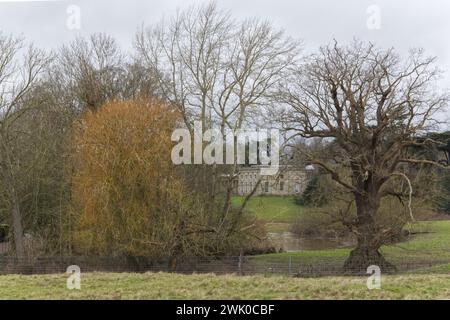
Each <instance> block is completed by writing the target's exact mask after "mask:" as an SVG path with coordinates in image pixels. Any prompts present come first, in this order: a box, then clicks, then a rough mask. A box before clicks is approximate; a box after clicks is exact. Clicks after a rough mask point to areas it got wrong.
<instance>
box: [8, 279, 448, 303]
mask: <svg viewBox="0 0 450 320" xmlns="http://www.w3.org/2000/svg"><path fill="white" fill-rule="evenodd" d="M366 281H367V278H366V277H323V278H291V277H275V276H271V277H265V276H244V277H237V276H233V275H227V276H216V275H180V274H167V273H145V274H130V273H120V274H118V273H88V274H81V289H80V290H68V289H67V288H66V275H62V274H61V275H35V276H18V275H13V276H9V275H8V276H0V298H1V299H448V297H450V276H449V275H396V276H383V277H382V282H381V289H376V290H368V289H367V286H366Z"/></svg>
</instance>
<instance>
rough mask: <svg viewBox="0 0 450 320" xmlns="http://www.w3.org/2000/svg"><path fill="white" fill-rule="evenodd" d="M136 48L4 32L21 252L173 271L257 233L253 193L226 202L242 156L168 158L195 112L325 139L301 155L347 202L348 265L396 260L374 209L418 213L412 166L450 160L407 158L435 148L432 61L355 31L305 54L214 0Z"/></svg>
mask: <svg viewBox="0 0 450 320" xmlns="http://www.w3.org/2000/svg"><path fill="white" fill-rule="evenodd" d="M133 43H134V52H133V53H132V55H127V54H125V51H123V50H122V49H121V48H120V47H119V46H118V45H117V43H116V42H115V40H114V39H113V38H112V37H110V36H108V35H105V34H95V35H92V36H91V37H90V38H88V39H84V38H79V39H77V40H76V41H73V42H72V43H69V44H67V45H64V46H62V47H61V48H60V49H58V50H55V51H53V52H45V51H43V50H40V49H37V48H35V47H34V46H32V45H30V44H28V43H27V42H26V41H25V40H24V39H20V38H17V37H14V36H9V35H5V34H2V33H0V110H1V111H0V172H1V176H0V179H1V180H0V221H3V222H5V223H7V224H8V225H10V226H11V235H12V237H11V239H12V243H13V244H14V254H15V255H16V257H17V258H18V259H19V260H20V259H23V258H25V257H27V256H29V255H32V254H41V255H54V254H62V255H71V254H79V255H82V254H96V255H111V254H120V255H125V256H151V257H155V259H156V258H158V259H165V258H167V259H169V260H170V261H171V262H170V263H172V264H176V261H177V259H180V258H182V257H183V256H186V255H191V256H192V255H198V256H212V255H227V254H238V253H239V252H242V250H246V249H251V248H252V247H253V246H254V245H255V244H256V243H258V242H260V241H262V239H264V237H265V233H264V230H263V228H262V227H261V226H260V225H259V223H258V221H257V219H255V218H254V217H251V216H249V215H246V214H245V208H244V207H245V204H246V201H244V204H243V205H242V206H241V207H237V208H236V207H234V206H232V192H233V186H232V179H231V178H230V179H229V180H226V181H225V182H226V187H225V188H219V187H218V185H219V183H221V182H223V179H222V180H221V179H220V178H221V177H223V176H228V177H232V176H233V175H234V174H236V173H237V170H238V164H237V162H236V163H235V165H209V166H207V165H203V166H194V165H191V166H174V165H173V164H172V163H171V161H170V149H171V147H172V142H171V141H170V134H171V132H172V130H174V129H175V128H178V127H183V128H188V129H189V130H192V125H193V123H194V121H200V122H201V123H202V126H203V128H204V130H206V129H210V128H217V129H218V131H219V132H220V133H222V134H223V135H225V134H227V133H229V132H232V133H235V132H237V131H238V130H241V129H258V128H261V127H265V128H270V127H274V128H280V129H282V131H283V132H284V133H285V135H286V136H288V137H290V138H289V139H287V140H286V141H285V143H286V144H288V143H289V141H290V139H295V138H297V137H302V138H303V139H305V141H311V140H314V139H321V140H322V141H327V143H332V145H333V148H330V149H329V150H328V152H311V148H300V149H299V150H297V151H298V152H299V153H300V154H301V157H300V158H301V160H298V161H303V163H305V164H313V165H315V166H317V167H320V168H321V170H323V171H324V172H325V173H326V174H327V175H328V176H330V177H331V179H332V180H333V183H335V184H336V186H337V187H339V188H340V190H341V191H342V192H343V193H345V194H346V195H347V199H348V206H347V207H346V211H345V212H341V213H342V214H341V218H342V219H341V222H342V224H343V225H345V226H346V227H347V228H348V229H349V230H350V231H351V232H352V233H354V234H355V236H356V239H357V246H356V248H355V249H354V250H353V251H352V252H351V254H350V256H349V257H348V259H347V261H346V263H345V266H344V267H345V269H346V270H352V271H354V270H365V268H366V267H367V266H368V265H371V264H376V265H380V266H382V267H383V268H387V269H393V268H395V266H392V265H391V264H390V263H389V262H388V261H386V260H385V259H384V258H383V256H382V255H381V254H380V253H379V248H380V247H381V246H382V245H383V244H384V243H386V239H388V238H389V237H390V236H391V235H392V233H393V232H394V229H395V227H396V226H395V225H392V224H391V225H389V224H386V223H385V221H383V222H382V221H380V219H379V207H380V202H381V201H382V199H383V198H385V197H396V198H399V199H400V200H401V202H402V203H403V204H404V206H405V207H406V208H407V209H408V212H409V213H410V219H411V220H413V219H414V215H413V208H411V205H410V197H411V196H412V194H413V192H414V193H415V192H416V190H413V187H412V185H411V180H412V179H414V177H413V176H412V175H411V173H412V172H413V171H411V170H409V169H408V168H410V167H417V166H421V165H426V166H431V167H437V168H441V169H444V168H446V166H447V164H445V163H443V162H440V161H438V160H436V159H433V158H427V157H423V156H417V153H415V152H412V148H422V147H423V148H434V147H436V148H438V147H439V146H441V145H442V144H443V142H441V141H439V140H437V139H434V138H433V137H428V136H427V134H428V133H430V132H432V131H439V130H440V129H439V128H440V127H439V126H440V125H442V124H440V123H439V119H440V118H439V113H440V112H441V113H442V112H443V111H445V110H446V108H448V93H447V92H444V91H443V90H440V89H439V86H437V85H436V84H437V83H438V80H439V77H440V75H441V73H440V71H439V69H438V68H437V65H436V62H435V59H434V58H432V57H428V56H427V55H426V53H425V52H424V51H423V50H419V49H417V50H412V51H411V53H410V54H409V56H407V57H404V56H400V55H399V54H398V53H396V51H395V49H383V48H379V47H377V46H376V45H374V44H371V43H365V42H361V41H357V40H355V41H354V42H353V43H351V44H347V45H345V44H340V43H337V42H332V43H330V44H329V45H326V46H323V47H321V48H320V49H319V50H318V51H317V53H315V54H313V55H311V56H305V55H304V54H303V53H302V50H301V42H300V41H297V40H294V39H292V38H290V37H288V36H287V35H286V34H285V33H284V32H283V31H282V30H277V29H276V28H275V27H274V26H272V25H271V24H270V23H268V22H266V21H261V20H258V19H248V20H243V21H240V20H236V19H235V18H234V17H233V16H231V15H230V14H229V13H227V12H223V11H221V10H220V9H218V8H217V6H216V5H215V4H214V3H211V4H209V5H206V6H201V7H192V8H190V9H188V10H186V11H182V12H178V13H177V14H176V15H174V16H173V17H172V18H171V19H169V20H164V21H162V22H160V23H157V24H155V25H152V26H148V27H142V28H141V29H140V30H139V31H138V32H137V33H136V35H135V37H134V39H133ZM273 115H276V117H275V116H273ZM424 137H426V138H424ZM307 143H308V142H307ZM300 158H299V159H300ZM399 183H402V186H404V187H403V188H401V189H398V188H396V186H397V184H399ZM405 186H406V187H405ZM256 187H258V184H257V185H256ZM252 194H253V193H251V194H250V195H249V197H251V196H252ZM395 214H397V213H396V212H392V215H395ZM27 235H28V238H30V237H31V238H32V239H33V241H32V244H31V245H27V243H29V242H30V241H28V242H27V241H26V239H27ZM30 246H31V247H30Z"/></svg>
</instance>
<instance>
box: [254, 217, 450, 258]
mask: <svg viewBox="0 0 450 320" xmlns="http://www.w3.org/2000/svg"><path fill="white" fill-rule="evenodd" d="M411 230H412V231H414V232H420V233H419V234H416V235H413V236H411V237H410V240H408V241H405V242H401V243H398V244H394V245H390V246H384V247H382V249H381V252H382V254H383V255H384V256H385V257H386V258H387V259H388V260H389V261H391V262H393V263H395V264H402V263H427V262H430V263H432V262H433V261H449V262H450V220H444V221H422V222H417V223H415V224H414V225H412V226H411ZM350 250H351V249H350V248H342V249H330V250H307V251H301V252H294V253H292V252H289V253H273V254H264V255H259V256H255V257H252V258H251V259H252V260H253V261H254V262H258V261H260V262H261V263H267V262H270V261H271V260H272V261H279V259H280V257H286V259H287V258H288V257H291V258H292V262H293V263H298V262H300V261H301V262H303V263H310V264H315V263H327V262H330V263H343V262H344V260H345V258H346V257H347V256H348V254H349V253H350Z"/></svg>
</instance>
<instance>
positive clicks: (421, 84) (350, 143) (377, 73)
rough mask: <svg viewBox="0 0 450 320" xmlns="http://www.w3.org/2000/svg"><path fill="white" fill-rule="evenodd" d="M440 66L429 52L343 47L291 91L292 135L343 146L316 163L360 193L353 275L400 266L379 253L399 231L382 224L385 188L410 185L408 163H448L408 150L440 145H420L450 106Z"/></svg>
mask: <svg viewBox="0 0 450 320" xmlns="http://www.w3.org/2000/svg"><path fill="white" fill-rule="evenodd" d="M434 61H435V59H434V58H427V57H425V56H424V54H423V52H422V50H413V51H411V53H410V55H409V57H408V59H406V60H402V59H401V58H400V57H399V56H398V55H397V54H396V53H395V52H394V50H392V49H390V50H379V49H377V48H376V47H375V46H374V45H372V44H365V43H362V42H358V41H355V42H354V43H353V44H352V45H350V46H339V45H338V44H337V43H336V42H335V43H334V44H333V45H330V46H327V47H324V48H321V49H320V52H319V53H318V54H315V55H313V56H312V57H310V59H309V60H308V62H306V63H305V64H304V65H303V66H302V67H301V68H300V69H299V70H298V71H297V73H296V75H295V76H294V77H293V78H289V79H288V81H287V82H286V83H285V84H284V85H283V88H282V91H283V94H282V97H283V100H284V102H285V103H286V104H287V106H288V107H287V109H286V112H285V113H284V116H283V121H284V125H285V128H286V130H291V131H292V132H294V133H295V134H294V135H296V136H302V137H305V138H316V137H319V138H324V139H329V140H332V141H333V142H334V144H335V145H337V146H338V147H339V150H338V152H336V153H328V152H327V153H326V154H315V155H308V156H309V157H308V158H309V159H308V160H309V161H310V162H311V163H313V164H316V165H318V166H320V167H321V168H323V169H324V170H325V171H326V172H328V173H329V174H330V175H331V177H332V179H333V180H334V181H335V182H336V183H338V184H339V185H340V186H341V187H343V188H344V189H345V190H347V191H348V192H349V193H351V194H352V195H353V200H354V204H355V205H356V219H355V220H352V221H346V225H347V226H348V227H349V228H351V230H352V231H353V232H354V233H355V234H356V237H357V240H358V243H357V247H356V248H355V249H354V250H353V251H352V252H351V254H350V256H349V257H348V259H347V261H346V262H345V268H346V270H348V271H358V272H359V271H363V272H365V268H367V266H369V265H371V264H375V265H378V266H380V267H382V268H391V267H393V266H392V265H390V264H389V263H388V262H387V261H386V260H385V259H384V258H383V257H382V255H381V254H380V253H379V248H380V247H381V245H383V243H384V240H385V239H386V238H387V237H388V236H389V235H390V233H391V232H392V230H393V229H394V227H395V226H383V225H380V224H379V221H378V215H377V213H378V209H379V206H380V200H381V199H382V198H383V197H384V196H387V193H388V192H387V190H386V188H385V186H386V185H387V182H388V181H391V180H393V179H406V180H408V176H407V174H406V173H407V171H405V170H403V169H404V168H405V165H408V164H409V165H415V164H423V163H426V164H432V165H441V164H439V163H437V162H434V161H432V160H427V159H418V158H416V157H414V155H411V154H410V153H409V152H408V150H409V148H410V147H411V146H415V145H427V144H434V143H438V142H437V141H434V140H432V139H426V140H422V141H421V140H419V139H418V137H419V136H420V135H421V134H422V133H424V132H426V131H427V130H428V129H429V127H430V126H432V125H435V124H437V120H436V113H437V112H438V111H439V110H442V108H444V107H445V106H446V103H447V101H448V99H447V98H448V97H447V95H446V94H441V93H439V92H436V91H435V90H434V87H433V85H434V84H435V81H436V80H437V79H438V77H439V74H440V73H439V71H438V70H437V69H436V68H435V67H434ZM346 173H347V174H346ZM409 195H410V192H407V194H402V195H399V196H406V197H408V196H409ZM392 214H395V213H392Z"/></svg>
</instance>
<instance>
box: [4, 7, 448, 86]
mask: <svg viewBox="0 0 450 320" xmlns="http://www.w3.org/2000/svg"><path fill="white" fill-rule="evenodd" d="M16 1H17V0H16ZM16 1H14V0H0V29H1V30H3V31H5V32H7V33H15V34H20V33H21V34H23V35H25V36H26V37H27V38H28V39H31V40H32V41H34V42H35V43H36V44H38V45H40V46H43V47H47V48H52V47H56V46H58V45H60V44H62V43H64V42H67V41H70V40H71V39H73V38H74V37H75V36H76V35H78V34H82V35H87V34H90V33H93V32H107V33H109V34H111V35H113V36H114V37H115V38H116V39H117V40H118V41H119V42H120V43H121V44H122V45H123V46H125V47H128V48H129V47H130V46H131V41H132V38H133V35H134V33H135V31H136V28H137V27H138V26H139V25H140V24H142V23H145V24H151V23H154V22H156V21H157V20H158V19H159V18H161V17H163V16H170V15H172V14H173V13H174V12H175V10H176V9H177V8H183V7H186V6H188V5H189V4H192V3H199V2H204V1H202V0H71V1H68V0H61V1H42V2H40V1H36V0H34V1H29V2H27V1H26V0H18V1H17V2H16ZM217 2H218V3H219V5H220V6H221V7H223V8H225V9H229V10H230V11H231V12H232V13H233V14H234V15H236V16H238V17H252V16H258V17H262V18H266V19H269V20H271V21H273V23H274V24H275V25H277V26H279V27H282V28H284V29H285V30H286V31H287V33H288V34H290V35H291V36H293V37H296V38H300V39H302V40H304V42H305V45H306V47H307V49H315V48H317V47H318V46H319V45H320V44H324V43H328V42H330V41H331V40H332V39H333V38H336V39H337V40H339V41H349V40H351V39H352V38H354V37H358V38H360V39H366V40H371V41H374V42H375V43H377V44H379V45H381V46H393V47H395V48H397V49H398V50H400V51H403V52H405V51H406V50H407V49H408V48H411V47H423V48H425V49H426V50H427V52H428V53H429V54H432V55H436V56H438V58H439V63H440V64H441V65H442V67H444V68H446V69H449V70H450V41H448V36H449V35H450V1H448V0H395V1H392V0H391V1H389V0H386V1H376V0H369V1H367V0H339V1H337V0H218V1H217ZM70 5H77V6H78V7H79V8H80V17H81V29H80V30H69V29H68V28H67V27H66V21H67V19H68V17H69V14H68V13H67V12H66V10H67V8H68V7H69V6H70ZM371 5H375V6H377V7H378V8H379V9H380V18H381V19H380V28H379V29H369V28H368V27H367V20H368V19H370V18H371V17H373V16H374V15H373V14H371V13H368V12H367V10H368V8H369V7H370V6H371ZM371 12H373V11H371ZM449 84H450V81H449Z"/></svg>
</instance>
